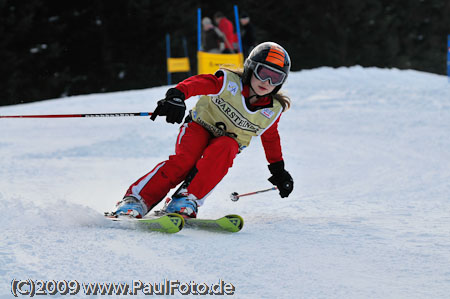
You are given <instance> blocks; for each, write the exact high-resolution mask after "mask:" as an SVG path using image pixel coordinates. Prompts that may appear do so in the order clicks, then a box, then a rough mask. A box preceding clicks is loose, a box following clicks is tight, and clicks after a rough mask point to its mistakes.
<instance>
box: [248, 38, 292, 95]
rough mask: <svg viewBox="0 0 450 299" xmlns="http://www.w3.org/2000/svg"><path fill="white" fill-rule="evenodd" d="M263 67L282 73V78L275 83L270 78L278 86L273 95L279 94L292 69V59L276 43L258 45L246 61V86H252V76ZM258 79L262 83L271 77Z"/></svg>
mask: <svg viewBox="0 0 450 299" xmlns="http://www.w3.org/2000/svg"><path fill="white" fill-rule="evenodd" d="M261 66H266V67H268V68H269V69H271V70H274V71H277V72H280V73H281V76H280V77H278V78H277V79H276V80H279V81H277V82H273V79H272V78H270V83H271V84H272V85H275V86H276V87H275V88H274V90H273V91H272V92H271V94H275V93H277V92H278V91H279V90H280V88H281V86H282V85H283V84H284V82H285V81H286V79H287V77H288V75H289V71H290V69H291V59H290V57H289V54H288V52H287V51H286V50H285V49H284V48H283V47H282V46H280V45H279V44H277V43H274V42H264V43H262V44H259V45H257V46H256V47H255V48H254V49H253V50H252V51H251V52H250V54H249V56H248V58H247V59H246V60H245V63H244V73H243V76H242V80H243V82H244V84H250V79H251V77H252V74H253V73H255V71H258V68H259V67H261ZM257 73H259V72H257ZM257 73H256V74H257ZM283 74H284V75H283ZM257 77H258V79H260V80H261V79H262V81H264V80H267V79H269V77H267V79H266V78H260V77H259V76H258V75H257ZM280 80H281V81H280ZM274 83H275V84H274Z"/></svg>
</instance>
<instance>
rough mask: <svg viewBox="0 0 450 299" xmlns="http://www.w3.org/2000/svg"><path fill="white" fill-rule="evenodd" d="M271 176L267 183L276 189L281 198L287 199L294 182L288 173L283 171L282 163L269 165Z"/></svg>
mask: <svg viewBox="0 0 450 299" xmlns="http://www.w3.org/2000/svg"><path fill="white" fill-rule="evenodd" d="M269 170H270V173H271V174H272V176H271V177H270V178H269V182H271V183H272V184H274V185H275V186H277V187H278V190H279V191H280V196H281V197H288V196H289V194H291V192H292V190H293V189H294V180H293V179H292V177H291V175H290V174H289V172H287V171H286V170H285V169H284V161H283V160H281V161H279V162H275V163H272V164H270V165H269Z"/></svg>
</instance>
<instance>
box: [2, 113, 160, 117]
mask: <svg viewBox="0 0 450 299" xmlns="http://www.w3.org/2000/svg"><path fill="white" fill-rule="evenodd" d="M150 115H152V113H151V112H132V113H122V112H119V113H88V114H47V115H45V114H44V115H0V118H71V117H123V116H150Z"/></svg>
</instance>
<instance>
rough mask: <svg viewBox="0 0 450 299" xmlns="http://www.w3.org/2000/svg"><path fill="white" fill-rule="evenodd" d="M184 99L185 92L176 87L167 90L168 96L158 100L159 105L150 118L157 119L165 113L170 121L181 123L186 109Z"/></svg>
mask: <svg viewBox="0 0 450 299" xmlns="http://www.w3.org/2000/svg"><path fill="white" fill-rule="evenodd" d="M184 99H185V96H184V93H182V92H181V91H179V90H178V89H176V88H170V89H169V90H167V92H166V97H165V98H164V99H162V100H159V101H158V106H157V107H156V109H155V111H153V113H152V116H151V117H150V119H151V120H155V118H156V117H157V116H158V115H161V116H164V115H165V116H166V121H167V122H168V123H171V124H173V123H179V124H180V123H181V122H182V121H183V117H184V113H185V111H186V104H185V103H184Z"/></svg>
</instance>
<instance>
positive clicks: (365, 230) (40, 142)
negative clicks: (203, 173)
mask: <svg viewBox="0 0 450 299" xmlns="http://www.w3.org/2000/svg"><path fill="white" fill-rule="evenodd" d="M166 89H167V87H158V88H152V89H146V90H138V91H127V92H116V93H107V94H93V95H86V96H76V97H69V98H62V99H56V100H48V101H43V102H38V103H31V104H23V105H17V106H9V107H0V115H10V114H51V113H55V114H60V113H61V114H62V113H105V112H138V111H149V110H152V109H153V108H154V107H155V105H156V101H157V100H159V99H160V98H161V97H162V96H163V95H164V93H165V90H166ZM285 91H286V93H287V94H288V95H290V97H291V98H292V101H293V107H292V108H291V110H290V111H288V112H287V113H285V114H284V115H283V117H282V121H281V122H280V126H279V130H280V134H281V137H282V145H283V152H284V159H285V161H286V168H287V169H288V171H289V172H290V173H291V175H292V176H293V177H294V181H295V189H294V192H293V193H292V195H291V196H290V197H289V198H287V199H281V198H279V196H278V195H277V193H276V192H268V193H264V194H259V195H255V196H251V197H243V198H241V199H240V200H239V201H238V202H231V201H230V200H229V195H230V193H231V192H233V191H237V192H239V193H246V192H250V191H254V190H259V189H265V188H269V187H270V184H269V183H268V182H267V178H268V177H269V171H268V170H267V163H266V161H265V157H264V152H263V150H262V146H261V144H260V141H259V139H257V138H256V139H254V140H253V143H252V146H250V147H249V148H248V149H246V150H245V151H244V152H243V153H242V154H240V155H238V157H237V158H236V160H235V165H234V166H233V168H232V169H231V170H230V172H229V174H228V175H227V176H226V177H225V179H224V180H223V181H222V182H221V184H219V186H217V187H216V189H215V190H214V192H213V194H212V195H211V196H210V197H209V198H208V199H207V200H206V203H205V205H204V206H203V207H201V209H200V216H201V217H205V218H212V217H219V216H223V215H225V214H233V213H236V214H240V215H242V216H243V217H244V220H245V225H244V229H243V230H242V231H241V232H239V233H237V234H224V233H214V232H207V231H201V230H193V229H185V230H183V231H181V232H180V233H178V234H175V235H166V234H161V233H154V232H143V231H139V230H135V229H132V228H126V227H117V226H116V225H114V224H112V223H111V222H109V221H107V220H105V219H103V218H102V212H103V211H107V210H110V209H111V208H112V207H113V205H114V204H115V202H116V201H118V200H120V198H121V197H122V195H123V193H124V192H125V191H126V189H127V188H128V186H129V184H131V183H132V182H133V181H135V180H136V179H138V178H139V177H140V176H142V175H144V174H145V173H147V172H148V171H150V170H151V169H152V168H153V167H154V165H156V163H158V162H160V161H162V160H165V159H166V158H167V156H168V155H170V154H172V152H173V149H174V142H175V138H176V136H177V133H178V129H177V127H176V126H173V125H169V124H166V123H165V122H164V120H163V119H157V121H156V122H152V121H150V120H149V119H148V117H124V118H99V119H96V118H82V119H81V118H80V119H0V165H1V166H0V209H1V210H2V211H4V214H5V215H4V217H2V218H1V219H0V224H1V227H2V228H3V229H2V235H1V237H0V239H1V243H0V297H1V298H10V297H11V296H12V295H11V281H12V280H13V279H35V280H77V281H79V282H128V283H131V282H132V281H133V280H141V281H144V282H152V283H160V282H163V281H164V280H165V279H170V280H178V281H180V282H187V283H188V282H190V281H195V282H197V283H202V282H205V283H207V284H213V283H217V282H218V281H219V280H220V279H222V280H224V281H225V282H229V283H232V284H233V285H234V286H235V288H236V292H235V295H234V297H236V298H294V297H295V298H448V296H449V295H448V294H449V293H450V203H449V195H450V82H448V80H447V78H446V77H444V76H439V75H434V74H429V73H423V72H417V71H412V70H407V71H401V70H397V69H378V68H362V67H359V66H355V67H351V68H337V69H333V68H327V67H324V68H318V69H313V70H305V71H301V72H293V73H292V74H291V75H290V77H289V79H288V82H287V84H286V85H285ZM195 101H196V99H189V100H188V101H187V104H188V108H190V107H192V105H193V104H194V103H195ZM63 297H65V296H63ZM76 297H80V298H87V297H88V296H85V295H83V294H82V291H80V293H79V294H78V296H76ZM133 297H136V296H133ZM137 297H140V296H137ZM160 297H162V296H160ZM170 297H171V298H178V297H179V298H186V296H181V295H179V294H178V295H175V296H170ZM195 297H196V298H197V297H199V296H195Z"/></svg>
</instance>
